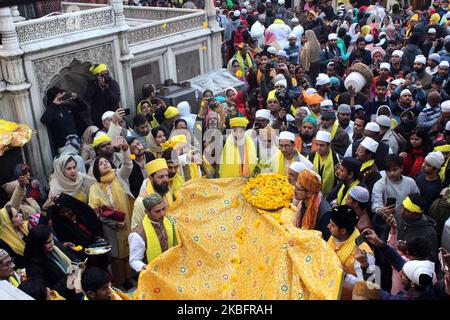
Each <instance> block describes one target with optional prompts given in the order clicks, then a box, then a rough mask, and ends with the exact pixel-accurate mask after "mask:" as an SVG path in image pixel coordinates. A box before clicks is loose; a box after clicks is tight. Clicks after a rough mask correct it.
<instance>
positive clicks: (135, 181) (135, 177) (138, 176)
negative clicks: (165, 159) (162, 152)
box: [128, 151, 155, 198]
mask: <svg viewBox="0 0 450 320" xmlns="http://www.w3.org/2000/svg"><path fill="white" fill-rule="evenodd" d="M154 159H155V157H154V156H153V155H152V154H151V153H150V152H147V151H146V152H145V163H148V162H150V161H152V160H154ZM144 179H145V177H144V176H143V175H142V171H141V167H140V166H139V164H138V163H137V162H136V161H134V160H133V170H132V171H131V174H130V177H129V178H128V181H129V182H130V191H131V193H132V194H133V196H134V197H135V198H137V196H138V195H139V190H140V189H141V186H142V182H143V181H144Z"/></svg>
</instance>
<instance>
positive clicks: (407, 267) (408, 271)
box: [402, 260, 434, 285]
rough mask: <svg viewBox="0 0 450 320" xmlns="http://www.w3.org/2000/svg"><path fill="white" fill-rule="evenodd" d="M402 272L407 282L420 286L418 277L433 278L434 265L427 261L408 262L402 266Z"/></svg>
mask: <svg viewBox="0 0 450 320" xmlns="http://www.w3.org/2000/svg"><path fill="white" fill-rule="evenodd" d="M402 270H403V272H404V273H405V276H407V277H408V279H409V280H411V281H412V282H413V283H415V284H416V285H420V276H421V275H422V274H426V275H427V276H429V277H431V278H432V277H433V274H434V263H433V262H431V261H428V260H410V261H408V262H406V263H405V264H404V265H403V268H402Z"/></svg>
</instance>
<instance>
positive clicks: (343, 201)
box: [337, 180, 360, 206]
mask: <svg viewBox="0 0 450 320" xmlns="http://www.w3.org/2000/svg"><path fill="white" fill-rule="evenodd" d="M359 183H360V181H359V180H355V181H353V182H352V183H351V184H350V187H348V189H347V192H346V193H345V195H344V189H345V184H342V186H341V188H340V189H339V192H338V194H337V203H338V205H340V206H343V205H344V204H347V196H348V193H349V192H350V190H352V189H353V188H354V187H356V186H357V185H358V184H359Z"/></svg>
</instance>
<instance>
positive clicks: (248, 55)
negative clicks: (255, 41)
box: [236, 51, 253, 75]
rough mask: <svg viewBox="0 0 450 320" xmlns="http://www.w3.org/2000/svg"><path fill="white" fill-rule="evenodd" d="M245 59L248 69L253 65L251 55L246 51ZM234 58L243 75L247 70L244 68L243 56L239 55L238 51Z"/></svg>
mask: <svg viewBox="0 0 450 320" xmlns="http://www.w3.org/2000/svg"><path fill="white" fill-rule="evenodd" d="M245 59H246V60H247V70H248V69H250V68H251V67H252V66H253V62H252V58H251V55H250V54H248V53H247V54H246V56H245ZM236 60H237V61H238V62H239V66H240V68H241V69H240V70H242V72H243V73H244V75H245V74H246V71H247V70H245V63H244V57H243V56H242V55H241V52H240V51H238V53H236Z"/></svg>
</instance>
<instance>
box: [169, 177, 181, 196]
mask: <svg viewBox="0 0 450 320" xmlns="http://www.w3.org/2000/svg"><path fill="white" fill-rule="evenodd" d="M183 184H184V179H183V177H182V176H180V175H179V174H178V172H177V174H176V175H175V176H174V177H173V178H172V179H170V180H169V186H170V188H171V189H172V190H173V191H174V192H175V191H177V190H178V189H180V188H181V187H182V186H183Z"/></svg>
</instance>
